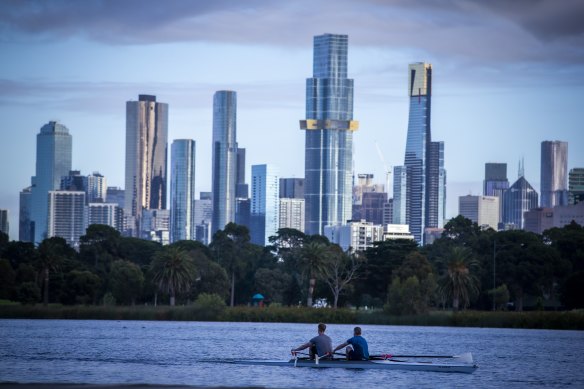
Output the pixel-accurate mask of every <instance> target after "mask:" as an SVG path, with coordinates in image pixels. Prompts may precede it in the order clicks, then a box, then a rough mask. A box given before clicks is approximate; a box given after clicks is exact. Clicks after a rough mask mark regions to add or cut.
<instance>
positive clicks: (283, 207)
mask: <svg viewBox="0 0 584 389" xmlns="http://www.w3.org/2000/svg"><path fill="white" fill-rule="evenodd" d="M280 182H282V181H280ZM280 193H281V191H280ZM280 228H293V229H295V230H298V231H301V232H304V199H298V198H281V199H280Z"/></svg>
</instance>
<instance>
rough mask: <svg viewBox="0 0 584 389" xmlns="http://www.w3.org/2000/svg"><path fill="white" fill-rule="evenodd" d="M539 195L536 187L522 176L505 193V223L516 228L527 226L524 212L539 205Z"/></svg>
mask: <svg viewBox="0 0 584 389" xmlns="http://www.w3.org/2000/svg"><path fill="white" fill-rule="evenodd" d="M538 200H539V196H538V194H537V192H536V191H535V189H533V187H532V186H531V185H530V184H529V182H527V180H526V179H525V177H523V176H521V177H519V179H518V180H517V181H515V183H514V184H513V185H511V187H510V188H509V189H508V190H506V191H505V193H503V223H505V224H506V225H511V226H513V227H514V228H518V229H523V228H524V226H525V218H524V213H525V212H526V211H529V210H531V209H534V208H537V207H538Z"/></svg>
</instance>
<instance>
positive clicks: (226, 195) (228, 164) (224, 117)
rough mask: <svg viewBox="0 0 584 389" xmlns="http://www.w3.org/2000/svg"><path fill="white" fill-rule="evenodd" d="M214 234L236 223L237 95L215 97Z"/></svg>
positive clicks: (221, 92)
mask: <svg viewBox="0 0 584 389" xmlns="http://www.w3.org/2000/svg"><path fill="white" fill-rule="evenodd" d="M212 148H213V151H212V154H213V161H212V162H213V163H212V166H213V177H212V181H213V183H212V187H213V191H212V192H213V220H212V223H211V225H212V229H213V232H215V231H218V230H222V229H224V228H225V226H226V225H227V224H228V223H230V222H234V221H235V199H236V192H235V190H236V183H237V94H236V93H235V92H234V91H217V92H215V95H214V96H213V145H212Z"/></svg>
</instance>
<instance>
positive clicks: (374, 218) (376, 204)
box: [353, 192, 387, 224]
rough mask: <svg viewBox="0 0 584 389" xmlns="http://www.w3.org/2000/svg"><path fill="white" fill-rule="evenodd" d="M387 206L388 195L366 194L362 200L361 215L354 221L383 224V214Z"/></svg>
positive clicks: (381, 193) (383, 193)
mask: <svg viewBox="0 0 584 389" xmlns="http://www.w3.org/2000/svg"><path fill="white" fill-rule="evenodd" d="M385 204H387V193H385V192H365V193H363V196H362V198H361V206H360V207H359V214H358V215H356V216H358V217H357V218H355V217H354V218H353V220H365V221H368V222H370V223H373V224H383V212H384V207H385Z"/></svg>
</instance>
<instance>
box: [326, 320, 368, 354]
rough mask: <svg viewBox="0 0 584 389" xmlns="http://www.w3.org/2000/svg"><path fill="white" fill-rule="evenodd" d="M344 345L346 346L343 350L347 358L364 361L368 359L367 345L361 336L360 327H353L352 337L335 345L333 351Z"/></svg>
mask: <svg viewBox="0 0 584 389" xmlns="http://www.w3.org/2000/svg"><path fill="white" fill-rule="evenodd" d="M345 346H346V347H347V348H346V350H345V352H346V356H347V359H348V360H350V361H366V360H368V359H369V346H368V345H367V341H366V340H365V338H364V337H362V336H361V327H355V328H354V329H353V337H352V338H350V339H347V341H346V342H345V343H341V344H339V345H338V346H337V347H335V349H334V350H333V353H334V352H335V351H337V350H340V349H342V348H343V347H345Z"/></svg>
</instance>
